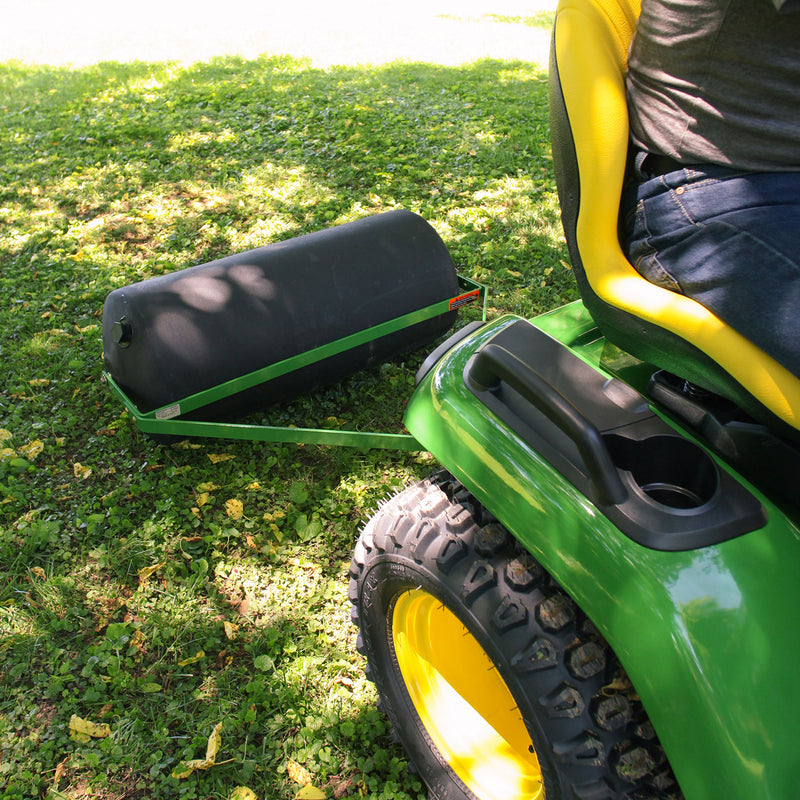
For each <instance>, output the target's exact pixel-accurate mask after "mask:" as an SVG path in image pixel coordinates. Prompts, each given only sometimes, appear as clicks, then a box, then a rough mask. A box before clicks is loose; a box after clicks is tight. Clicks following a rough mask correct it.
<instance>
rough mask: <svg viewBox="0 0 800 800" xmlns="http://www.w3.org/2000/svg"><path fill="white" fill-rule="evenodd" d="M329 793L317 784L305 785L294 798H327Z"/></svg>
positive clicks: (296, 799)
mask: <svg viewBox="0 0 800 800" xmlns="http://www.w3.org/2000/svg"><path fill="white" fill-rule="evenodd" d="M326 797H327V795H326V794H325V792H323V791H322V789H317V787H316V786H310V785H309V786H304V787H303V788H302V789H301V790H300V791H299V792H298V793H297V794H296V795H295V796H294V800H325V798H326Z"/></svg>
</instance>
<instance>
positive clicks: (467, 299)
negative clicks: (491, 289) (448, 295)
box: [449, 289, 481, 311]
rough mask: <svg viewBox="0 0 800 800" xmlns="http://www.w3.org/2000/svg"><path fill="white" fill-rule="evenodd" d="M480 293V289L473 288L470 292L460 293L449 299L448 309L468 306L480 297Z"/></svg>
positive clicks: (452, 309) (453, 309)
mask: <svg viewBox="0 0 800 800" xmlns="http://www.w3.org/2000/svg"><path fill="white" fill-rule="evenodd" d="M480 294H481V292H480V289H473V290H472V291H471V292H467V293H466V294H460V295H459V296H458V297H454V298H453V299H452V300H451V301H450V306H449V308H450V311H455V309H457V308H461V307H462V306H468V305H469V304H470V303H474V302H475V301H476V300H477V299H478V298H479V297H480Z"/></svg>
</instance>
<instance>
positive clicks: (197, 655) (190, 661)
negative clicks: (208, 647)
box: [178, 650, 206, 667]
mask: <svg viewBox="0 0 800 800" xmlns="http://www.w3.org/2000/svg"><path fill="white" fill-rule="evenodd" d="M205 657H206V654H205V653H204V652H203V651H202V650H198V651H197V652H196V653H195V654H194V655H193V656H190V657H189V658H184V659H183V661H179V662H178V666H179V667H188V666H189V664H196V663H197V662H198V661H202V660H203V659H204V658H205Z"/></svg>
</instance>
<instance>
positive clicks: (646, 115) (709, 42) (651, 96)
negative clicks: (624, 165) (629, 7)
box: [627, 0, 800, 171]
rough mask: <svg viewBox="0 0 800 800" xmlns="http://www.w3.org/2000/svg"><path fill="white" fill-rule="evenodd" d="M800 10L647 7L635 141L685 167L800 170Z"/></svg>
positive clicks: (796, 0) (713, 2) (631, 87)
mask: <svg viewBox="0 0 800 800" xmlns="http://www.w3.org/2000/svg"><path fill="white" fill-rule="evenodd" d="M798 7H800V0H643V2H642V13H641V16H640V18H639V23H638V25H637V29H636V33H635V35H634V39H633V42H632V45H631V52H630V57H629V62H628V75H627V90H628V108H629V111H630V120H631V139H632V141H633V142H634V144H636V145H637V146H639V147H641V148H643V149H645V150H649V151H650V152H654V153H661V154H663V155H667V156H670V157H672V158H674V159H676V160H678V161H679V162H681V163H683V164H697V163H712V164H724V165H726V166H732V167H737V168H743V169H748V170H757V171H773V170H775V171H783V170H800V13H795V12H797V10H798Z"/></svg>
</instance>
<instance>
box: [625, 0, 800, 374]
mask: <svg viewBox="0 0 800 800" xmlns="http://www.w3.org/2000/svg"><path fill="white" fill-rule="evenodd" d="M626 81H627V92H628V107H629V116H630V130H631V151H632V153H631V162H630V166H629V174H628V176H627V179H626V186H625V189H624V191H623V198H622V208H621V225H622V239H623V241H622V244H623V249H624V250H625V251H626V255H627V256H628V259H629V260H630V262H631V263H632V264H633V265H634V267H635V268H636V269H637V270H638V271H639V272H640V273H641V274H642V275H643V276H644V277H645V278H647V279H648V280H650V281H652V282H653V283H656V284H658V285H660V286H663V287H665V288H668V289H671V290H673V291H676V292H680V293H683V294H685V295H688V296H689V297H692V298H693V299H695V300H697V301H698V302H699V303H701V304H702V305H704V306H705V307H706V308H708V309H709V310H710V311H712V312H713V313H714V314H716V315H717V316H718V317H719V318H720V319H721V320H723V321H724V322H726V323H727V324H729V325H730V326H731V327H733V328H735V329H736V330H738V331H739V332H740V333H741V334H742V335H743V336H745V337H746V338H748V339H749V340H750V341H752V342H753V343H754V344H756V345H757V346H759V347H760V348H761V349H762V350H764V351H765V352H767V353H769V354H770V355H772V356H773V357H774V358H775V359H776V360H777V361H778V362H780V363H781V364H783V365H784V366H785V367H786V368H787V369H789V370H790V371H791V372H792V373H793V374H794V375H797V376H798V377H800V0H643V2H642V10H641V16H640V18H639V21H638V25H637V28H636V32H635V34H634V38H633V42H632V45H631V51H630V56H629V62H628V73H627V78H626Z"/></svg>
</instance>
